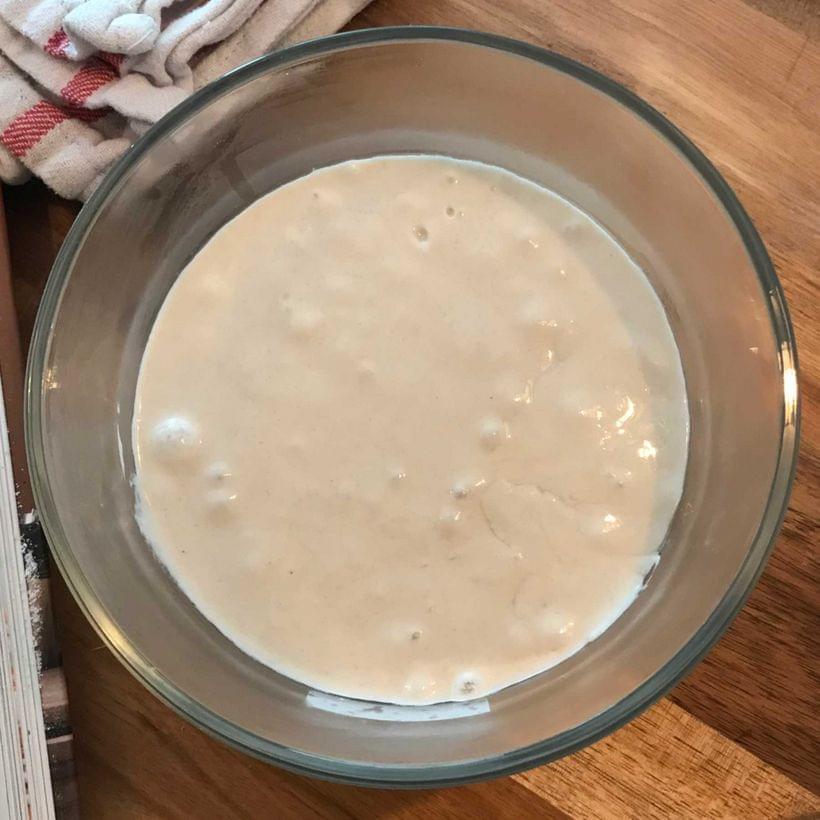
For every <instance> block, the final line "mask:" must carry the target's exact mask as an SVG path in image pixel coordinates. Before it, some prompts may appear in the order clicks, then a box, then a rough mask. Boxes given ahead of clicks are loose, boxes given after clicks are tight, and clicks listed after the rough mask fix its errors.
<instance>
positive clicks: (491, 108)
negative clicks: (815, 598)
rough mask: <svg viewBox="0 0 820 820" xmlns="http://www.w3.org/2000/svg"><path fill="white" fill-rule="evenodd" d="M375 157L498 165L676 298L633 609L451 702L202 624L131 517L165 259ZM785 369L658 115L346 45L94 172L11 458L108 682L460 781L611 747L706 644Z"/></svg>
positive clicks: (770, 289) (758, 285) (267, 749)
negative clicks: (303, 672)
mask: <svg viewBox="0 0 820 820" xmlns="http://www.w3.org/2000/svg"><path fill="white" fill-rule="evenodd" d="M393 152H422V153H436V152H440V153H445V154H450V155H454V156H459V157H467V158H471V159H476V160H482V161H485V162H489V163H493V164H496V165H501V166H504V167H506V168H509V169H511V170H513V171H515V172H518V173H519V174H521V175H523V176H525V177H529V178H530V179H533V180H537V181H538V182H540V183H542V184H544V185H546V186H547V187H549V188H552V189H554V190H556V191H558V192H560V193H561V194H563V195H564V196H565V197H567V198H568V199H570V200H572V201H573V202H575V203H577V204H578V205H579V206H580V207H581V208H583V209H584V210H585V211H587V212H588V213H590V214H591V215H592V216H593V217H595V218H596V219H597V220H598V221H599V222H601V223H602V224H603V225H605V226H606V227H607V228H608V229H609V230H610V231H611V232H612V233H613V234H614V235H615V236H616V237H617V238H618V239H619V240H620V242H621V243H622V244H623V245H624V246H625V247H626V248H627V250H628V251H629V252H630V253H631V254H632V255H633V257H634V258H635V259H636V260H637V261H638V262H639V263H640V264H641V265H642V267H643V268H644V270H645V271H646V273H647V275H648V276H649V277H650V279H651V281H652V283H653V285H654V286H655V288H656V290H657V292H658V294H659V295H660V297H661V299H662V301H663V303H664V305H665V307H666V310H667V311H668V314H669V319H670V322H671V324H672V327H673V330H674V332H675V335H676V338H677V342H678V345H679V347H680V350H681V354H682V359H683V364H684V370H685V375H686V380H687V389H688V392H689V399H690V404H691V452H690V459H689V465H688V470H687V478H686V487H685V490H684V497H683V500H682V503H681V505H680V509H679V512H678V515H677V516H676V518H675V520H674V522H673V525H672V528H671V530H670V533H669V537H668V541H667V543H666V545H665V548H664V551H663V556H662V560H661V562H660V564H659V566H658V568H657V570H656V571H655V572H654V574H653V575H652V576H651V579H650V580H649V583H648V585H647V587H646V589H645V590H644V591H643V592H642V593H641V595H640V596H639V598H638V600H637V601H636V602H635V604H634V605H633V606H632V607H631V608H630V609H629V610H628V611H627V612H626V614H625V615H624V616H623V617H621V618H620V619H619V620H618V621H617V622H616V623H615V624H614V625H613V626H612V628H610V629H609V630H608V631H607V632H606V633H604V634H603V635H602V636H601V637H600V638H599V639H598V640H596V641H594V642H593V643H591V644H590V645H588V646H587V647H586V648H585V649H584V650H583V651H581V652H580V653H578V654H577V655H575V656H574V657H573V658H571V659H569V660H567V661H566V662H564V663H562V664H561V665H559V666H557V667H555V668H554V669H551V670H549V671H547V672H545V673H543V674H541V675H538V676H536V677H534V678H532V679H530V680H527V681H525V682H523V683H520V684H518V685H516V686H512V687H510V688H508V689H505V690H503V691H501V692H499V693H497V694H495V695H493V696H491V697H490V698H488V699H487V701H486V702H481V703H479V704H477V705H475V706H474V707H473V708H472V709H466V710H465V709H463V708H456V707H453V706H442V707H436V708H432V709H427V710H425V709H419V708H414V707H405V708H404V709H398V710H397V709H391V708H385V709H381V710H380V709H379V708H378V707H374V708H370V709H367V708H365V707H362V706H361V704H358V703H357V702H355V701H346V700H345V699H344V698H341V699H340V698H335V699H334V698H322V697H321V696H317V695H316V694H315V693H314V694H311V693H309V692H308V690H307V689H306V687H305V686H303V685H302V684H299V683H296V682H295V681H292V680H289V679H287V678H285V677H283V676H281V675H278V674H276V673H275V672H273V671H271V670H270V669H268V668H266V667H264V666H262V665H260V664H259V663H258V662H256V661H254V660H252V659H251V658H249V657H247V656H246V655H244V654H243V653H242V652H241V651H240V650H239V649H237V648H236V647H235V646H234V645H233V644H231V643H230V642H229V641H228V640H227V639H226V638H224V637H223V636H222V635H221V634H220V633H219V632H218V631H217V630H216V629H214V628H213V627H212V626H211V625H210V624H209V623H208V622H207V621H206V620H205V619H204V618H203V617H202V616H201V615H200V614H199V612H198V611H197V610H196V609H195V608H194V607H193V606H192V605H191V604H190V602H189V601H188V600H187V599H186V597H185V596H184V595H183V594H182V593H181V592H180V590H179V589H178V588H177V587H176V585H175V584H174V583H173V581H172V580H171V578H170V577H169V576H168V574H167V573H166V572H165V571H164V569H163V568H162V566H161V565H160V564H159V563H158V562H157V561H156V559H155V558H154V555H153V553H152V552H151V550H150V549H149V548H148V546H147V545H146V543H145V541H144V540H143V537H142V535H141V534H140V531H139V529H138V528H137V526H136V524H135V522H134V493H133V489H132V486H131V476H132V474H133V469H134V465H133V456H132V448H131V415H132V408H133V399H134V386H135V380H136V376H137V368H138V364H139V361H140V356H141V353H142V349H143V346H144V344H145V341H146V338H147V336H148V333H149V330H150V328H151V323H152V321H153V319H154V317H155V315H156V313H157V310H158V309H159V306H160V304H161V303H162V300H163V297H164V296H165V294H166V293H167V291H168V289H169V287H170V286H171V285H172V283H173V281H174V279H175V277H176V276H177V274H178V272H179V271H180V269H181V268H182V267H183V266H184V264H185V263H186V262H187V261H188V260H189V259H190V258H191V257H192V256H193V254H194V253H195V252H196V251H197V249H199V248H200V247H201V246H202V245H203V243H204V242H205V241H206V240H207V239H208V237H210V236H211V235H212V234H213V233H214V231H216V230H217V229H218V228H219V227H220V225H222V224H223V223H224V222H225V221H226V220H228V219H230V218H231V217H232V216H234V215H235V214H236V213H237V212H238V211H240V210H241V209H243V208H244V207H246V206H247V205H248V204H249V203H251V202H253V201H254V200H255V199H257V198H258V197H260V196H262V195H263V194H265V193H266V192H268V191H270V190H271V189H272V188H275V187H276V186H277V185H280V184H282V183H284V182H286V181H288V180H291V179H293V178H294V177H297V176H300V175H302V174H304V173H306V172H307V171H309V170H311V169H312V168H315V167H317V166H323V165H327V164H330V163H333V162H338V161H340V160H344V159H349V158H353V157H365V156H369V155H373V154H382V153H393ZM271 229H272V230H275V226H271ZM795 368H796V359H795V347H794V339H793V336H792V331H791V328H790V325H789V319H788V314H787V310H786V305H785V303H784V300H783V294H782V292H781V289H780V287H779V284H778V282H777V279H776V277H775V274H774V271H773V269H772V265H771V263H770V261H769V259H768V257H767V255H766V251H765V249H764V247H763V245H762V243H761V241H760V238H759V237H758V235H757V233H756V231H755V229H754V228H753V227H752V224H751V223H750V221H749V218H748V217H747V216H746V214H745V212H744V211H743V209H742V207H741V206H740V204H739V203H738V201H737V199H736V198H735V196H734V195H733V194H732V192H731V190H730V189H729V187H728V186H727V184H726V183H725V182H724V180H723V179H722V178H721V177H720V175H719V174H718V173H717V171H716V170H715V169H714V168H713V167H712V165H711V164H710V163H709V162H708V160H706V158H705V157H704V156H703V154H701V153H700V151H698V149H697V148H696V147H695V146H694V145H693V144H692V143H691V142H690V141H689V140H688V139H686V137H684V136H683V135H682V134H681V133H680V132H679V131H678V130H677V129H676V128H675V127H674V126H673V125H671V124H670V123H669V122H668V121H667V120H666V119H664V117H663V116H661V115H660V114H659V113H658V112H657V111H655V110H654V109H652V108H651V107H650V106H648V105H647V104H646V103H644V102H643V101H641V100H640V99H639V98H638V97H636V96H634V95H633V94H631V93H630V92H629V91H627V90H626V89H624V88H622V87H621V86H619V85H617V84H616V83H614V82H612V81H611V80H609V79H607V78H606V77H603V76H602V75H600V74H598V73H597V72H595V71H593V70H591V69H589V68H586V67H585V66H582V65H579V64H578V63H575V62H573V61H572V60H568V59H566V58H565V57H561V56H559V55H557V54H553V53H550V52H548V51H544V50H542V49H540V48H536V47H533V46H530V45H526V44H524V43H519V42H516V41H513V40H506V39H503V38H500V37H494V36H490V35H486V34H478V33H473V32H467V31H459V30H446V29H426V28H400V29H381V30H371V31H358V32H354V33H349V34H343V35H339V36H335V37H329V38H327V39H323V40H317V41H314V42H310V43H306V44H304V45H299V46H296V47H294V48H291V49H288V50H286V51H281V52H278V53H276V54H271V55H268V56H265V57H262V58H261V59H259V60H256V61H255V62H252V63H250V64H248V65H246V66H243V67H242V68H239V69H237V70H236V71H233V72H231V73H230V74H228V75H227V76H225V77H223V78H222V79H220V80H218V81H217V82H215V83H213V84H212V85H210V86H208V87H207V88H205V89H203V90H202V91H200V92H198V93H196V94H194V95H193V96H192V97H190V98H189V99H188V100H186V101H185V102H184V103H183V104H182V105H180V106H179V107H178V108H176V109H175V110H174V111H173V112H171V113H170V114H169V115H168V116H166V117H165V118H164V119H163V120H162V121H161V122H160V123H159V124H158V125H156V126H155V127H153V128H152V129H151V130H150V131H149V132H148V133H147V134H146V135H145V136H144V137H143V138H142V139H140V140H139V141H138V142H137V144H136V145H135V146H134V147H133V148H132V149H131V150H130V151H129V152H128V153H127V154H126V155H125V156H124V157H123V158H122V159H121V160H120V161H119V162H118V163H117V165H116V166H115V167H114V169H113V170H112V171H111V173H109V174H108V176H107V177H106V178H105V180H104V181H103V183H102V185H101V186H100V187H99V189H98V190H97V191H96V192H95V193H94V195H93V196H92V197H91V199H90V200H89V202H88V203H87V204H86V206H85V207H84V208H83V210H82V211H81V213H80V215H79V217H78V218H77V221H76V222H75V224H74V226H73V227H72V229H71V231H70V233H69V235H68V237H67V238H66V241H65V244H64V245H63V248H62V250H61V252H60V254H59V257H58V258H57V261H56V263H55V265H54V270H53V271H52V274H51V278H50V280H49V282H48V287H47V288H46V292H45V295H44V297H43V302H42V307H41V309H40V313H39V316H38V319H37V326H36V330H35V334H34V339H33V342H32V347H31V356H30V359H29V369H28V396H27V429H26V436H27V446H28V456H29V461H30V466H31V472H32V479H33V483H34V489H35V494H36V498H37V505H38V507H39V510H40V514H41V516H42V519H43V525H44V527H45V530H46V532H47V535H48V538H49V541H50V543H51V545H52V549H53V554H54V557H55V559H56V561H57V563H58V565H59V567H60V569H61V571H62V573H63V575H64V576H65V578H66V581H67V582H68V585H69V586H70V587H71V589H72V591H73V593H74V595H75V596H76V598H77V600H78V601H79V603H80V606H81V607H82V608H83V610H84V611H85V613H86V615H87V616H88V617H89V619H90V620H91V622H92V623H93V624H94V625H95V626H96V628H97V629H98V630H99V632H100V634H101V635H102V637H103V638H104V640H105V641H106V643H107V644H108V645H109V646H110V647H111V649H112V650H113V651H114V652H115V654H116V655H117V656H118V657H119V658H120V660H121V661H122V662H123V663H124V664H125V665H126V667H127V668H128V669H129V670H130V671H131V672H133V673H134V674H135V675H136V676H137V677H138V678H139V679H140V680H141V681H142V682H143V683H144V684H145V685H146V686H147V687H148V688H149V689H150V690H151V691H153V692H154V693H155V694H157V695H158V696H159V697H161V698H162V699H163V700H165V701H166V702H167V703H168V704H170V705H171V706H172V707H174V708H175V709H177V710H178V711H179V712H180V713H182V714H183V715H185V717H187V718H188V719H189V720H191V721H192V722H193V723H195V724H196V725H198V726H200V727H201V728H203V729H205V730H206V731H208V732H210V733H212V734H213V735H216V736H218V737H220V738H222V739H224V740H226V741H228V742H229V743H232V744H234V745H236V746H238V747H240V748H242V749H244V750H246V751H248V752H250V753H252V754H255V755H258V756H259V757H262V758H265V759H267V760H270V761H274V762H276V763H278V764H281V765H283V766H286V767H288V768H291V769H294V770H297V771H301V772H307V773H311V774H317V775H322V776H325V777H330V778H335V779H340V780H346V781H351V782H356V783H363V784H374V785H375V784H381V785H385V784H394V785H406V786H409V785H436V784H448V783H459V782H464V781H468V780H474V779H480V778H486V777H490V776H494V775H500V774H505V773H509V772H513V771H516V770H520V769H523V768H526V767H529V766H534V765H536V764H538V763H543V762H544V761H548V760H551V759H554V758H556V757H559V756H561V755H565V754H567V753H569V752H572V751H573V750H576V749H578V748H580V747H582V746H584V745H585V744H588V743H591V742H593V741H595V740H597V739H598V738H600V737H601V736H602V735H604V734H606V733H608V732H611V731H612V730H613V729H615V728H617V727H618V726H620V725H621V724H623V723H624V722H625V721H627V720H629V719H630V718H632V717H633V716H635V715H636V714H637V713H638V712H640V711H641V710H642V709H644V708H645V707H646V706H648V705H649V704H650V703H652V702H653V701H654V700H655V699H656V698H658V697H660V696H661V695H662V694H663V693H664V692H666V691H667V690H668V689H669V688H670V687H671V686H672V685H673V684H674V683H675V682H676V681H677V680H678V679H679V678H680V677H681V676H682V675H684V674H685V673H686V672H687V670H689V669H690V668H691V667H692V665H693V664H694V663H696V662H697V661H698V659H700V658H701V657H702V656H703V655H704V653H705V652H706V651H707V650H708V649H709V647H710V646H711V645H712V644H713V643H714V641H715V640H716V639H717V638H718V636H719V635H720V634H721V633H722V632H723V630H724V629H725V628H726V627H727V625H728V624H729V622H730V621H731V619H732V618H733V617H734V616H735V614H736V613H737V611H738V610H739V608H740V606H741V605H742V603H743V600H744V598H745V597H746V595H747V593H748V592H749V590H750V589H751V588H752V586H753V585H754V583H755V580H756V579H757V577H758V575H759V574H760V572H761V570H762V568H763V564H764V562H765V559H766V556H767V554H768V552H769V550H770V548H771V546H772V543H773V540H774V537H775V534H776V532H777V529H778V526H779V524H780V521H781V519H782V516H783V513H784V510H785V507H786V502H787V497H788V493H789V487H790V482H791V478H792V474H793V469H794V462H795V452H796V444H797V427H798V401H797V380H796V370H795Z"/></svg>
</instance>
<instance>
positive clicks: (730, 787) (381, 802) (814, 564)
mask: <svg viewBox="0 0 820 820" xmlns="http://www.w3.org/2000/svg"><path fill="white" fill-rule="evenodd" d="M405 23H427V24H438V25H456V26H466V27H470V28H479V29H484V30H488V31H494V32H498V33H502V34H506V35H510V36H514V37H519V38H521V39H524V40H529V41H531V42H535V43H539V44H541V45H545V46H547V47H550V48H552V49H554V50H556V51H559V52H561V53H563V54H567V55H569V56H571V57H575V58H576V59H579V60H581V61H583V62H585V63H587V64H589V65H591V66H594V67H595V68H597V69H599V70H601V71H604V72H605V73H607V74H609V75H610V76H612V77H614V78H616V79H618V80H620V81H621V82H623V83H624V84H625V85H627V86H628V87H629V88H631V89H632V90H634V91H636V92H637V93H639V94H640V95H641V96H643V97H644V98H645V99H647V100H648V101H649V102H651V103H652V104H653V105H655V106H656V107H657V108H658V109H660V110H661V111H662V112H663V113H664V114H666V115H667V116H668V117H670V119H672V120H673V122H675V123H676V124H677V125H678V126H680V127H681V128H682V129H683V130H684V131H685V132H686V133H687V134H688V135H689V136H690V137H691V138H692V139H693V140H694V141H695V142H696V143H697V144H698V145H699V146H700V147H701V148H702V149H703V150H704V152H705V153H706V154H707V155H708V156H709V157H710V159H712V161H713V162H714V163H715V164H716V165H717V167H718V168H719V169H720V171H721V172H722V173H723V174H724V175H725V176H726V178H727V179H728V181H729V183H730V184H731V185H732V187H733V188H734V189H735V191H736V192H737V193H738V195H739V197H740V199H741V201H742V202H743V204H744V206H745V207H746V208H747V210H748V211H749V213H750V215H751V216H752V219H753V220H754V221H755V223H756V225H757V227H758V229H759V230H760V232H761V234H762V236H763V238H764V241H765V242H766V244H767V247H768V249H769V251H770V253H771V255H772V258H773V260H774V263H775V266H776V268H777V271H778V274H779V276H780V278H781V281H782V283H783V286H784V289H785V291H786V296H787V298H788V301H789V305H790V308H791V312H792V319H793V322H794V325H795V329H796V333H797V339H798V349H799V354H800V366H801V377H800V384H801V388H802V395H803V431H802V446H801V456H800V462H799V467H798V474H797V481H796V484H795V488H794V493H793V496H792V501H791V506H790V509H789V513H788V516H787V518H786V521H785V524H784V526H783V531H782V534H781V536H780V539H779V541H778V544H777V547H776V549H775V551H774V553H773V555H772V557H771V559H770V561H769V564H768V566H767V569H766V571H765V573H764V575H763V576H762V578H761V580H760V583H759V584H758V586H757V588H756V589H755V591H754V592H753V594H752V595H751V597H750V598H749V601H748V603H747V604H746V606H745V608H744V609H743V611H742V612H741V614H740V616H739V617H738V618H737V620H736V621H735V623H734V624H733V625H732V627H731V628H730V629H729V631H728V632H727V633H726V635H725V636H724V637H723V638H722V639H721V641H720V642H719V643H718V645H717V646H716V647H715V648H714V649H713V650H712V652H711V653H710V655H709V656H708V657H707V658H706V660H704V661H703V662H702V663H701V664H700V665H699V666H698V667H697V668H696V670H695V671H694V672H692V674H690V675H689V677H688V678H687V679H686V680H684V681H683V682H681V683H680V684H679V685H678V686H677V687H676V688H675V689H674V690H673V691H672V692H671V693H670V695H669V696H668V697H667V698H666V699H664V700H663V701H661V702H660V703H659V704H657V705H656V706H654V707H653V708H652V709H650V710H649V711H648V712H646V713H645V714H644V715H642V716H641V717H640V718H638V719H637V720H635V721H633V722H632V723H631V724H630V725H628V726H627V727H624V728H623V729H621V730H619V731H618V732H616V733H615V734H614V735H612V736H610V737H609V738H607V739H605V740H603V741H601V742H599V743H598V744H596V745H595V746H594V747H592V748H589V749H586V750H584V751H582V752H580V753H578V754H576V755H573V756H572V757H570V758H566V759H564V760H562V761H559V762H558V763H555V764H553V765H551V766H546V767H542V768H540V769H536V770H534V771H531V772H527V773H524V774H521V775H516V776H513V777H510V778H505V779H502V780H498V781H495V782H492V783H485V784H480V785H474V786H467V787H460V788H455V789H444V790H431V791H425V792H402V791H390V792H387V791H375V790H367V789H359V788H352V787H347V786H339V785H332V784H327V783H323V782H319V781H315V780H309V779H307V778H303V777H298V776H295V775H291V774H288V773H285V772H282V771H280V770H278V769H276V768H274V767H271V766H267V765H266V764H263V763H260V762H258V761H255V760H251V759H250V758H248V757H246V756H244V755H241V754H239V753H238V752H235V751H233V750H231V749H228V748H227V747H225V746H223V745H221V744H219V743H218V742H216V741H214V740H212V739H210V738H208V737H206V736H205V735H203V734H202V733H201V732H199V731H198V730H197V729H194V728H193V727H191V726H189V725H188V724H187V723H186V722H184V721H183V720H182V719H180V718H179V717H177V716H176V715H175V714H173V713H172V712H171V711H170V710H169V709H167V708H166V707H165V706H163V705H162V704H160V703H159V702H158V701H156V700H155V699H154V698H153V697H152V696H151V695H149V694H148V693H147V692H146V691H145V690H143V689H142V688H141V687H140V686H139V684H137V683H136V682H135V681H134V680H133V679H132V678H131V677H130V676H129V675H128V673H127V672H126V671H125V670H124V669H123V668H122V667H121V666H120V665H119V664H118V663H117V662H116V661H115V660H114V658H113V656H112V655H111V654H110V653H109V652H108V650H107V649H105V648H104V647H103V646H102V645H101V643H100V640H99V639H98V638H97V636H96V634H95V633H94V632H93V631H92V630H91V628H90V626H89V625H88V624H87V623H86V621H85V620H84V618H83V616H82V615H81V614H80V612H79V610H78V609H77V607H76V605H75V604H74V602H73V601H72V600H71V598H70V596H69V595H68V593H67V592H66V591H65V588H64V587H63V586H62V584H55V586H56V587H57V589H56V590H55V597H56V608H57V613H58V617H59V622H60V629H61V634H62V641H63V649H64V655H65V667H66V673H67V679H68V686H69V694H70V697H71V707H72V712H73V723H74V727H75V745H76V754H77V768H78V775H79V791H80V801H81V804H82V806H83V809H84V815H85V816H87V817H92V818H109V817H111V818H128V817H134V818H137V817H139V818H147V817H151V818H191V817H194V818H211V817H218V818H233V817H243V818H245V817H252V818H257V817H269V816H270V817H277V818H278V817H283V818H290V817H293V818H307V817H323V818H324V817H327V818H336V817H361V818H373V817H379V818H382V817H395V818H415V817H441V818H456V817H473V816H475V817H516V818H518V817H566V816H571V817H604V818H606V817H628V816H634V817H669V816H682V817H731V816H735V817H755V818H756V817H809V816H820V799H818V797H817V792H818V791H819V790H820V722H819V720H818V715H819V714H820V680H819V679H818V665H819V664H820V639H819V638H818V635H820V619H818V610H819V609H820V558H818V542H820V276H819V275H818V271H820V204H819V203H820V194H818V192H820V2H817V0H687V2H685V3H681V2H679V1H678V0H417V2H413V3H406V2H401V0H375V2H373V3H372V5H371V6H369V7H368V8H367V9H366V10H365V11H364V12H363V13H362V14H361V15H359V17H358V18H357V19H356V20H355V21H354V22H353V24H352V26H353V27H364V26H381V25H391V24H405ZM4 194H5V203H6V210H7V219H8V225H9V234H10V244H11V256H12V266H13V270H14V272H15V277H16V278H15V299H16V304H17V311H18V317H19V324H20V329H21V333H22V334H23V338H24V344H25V343H27V340H28V336H29V334H30V330H31V325H32V322H33V317H34V312H35V310H36V306H37V304H38V302H39V298H40V294H41V292H42V287H43V283H44V281H45V277H46V276H47V274H48V271H49V268H50V266H51V263H52V261H53V259H54V255H55V254H56V251H57V248H58V246H59V243H60V242H61V240H62V237H63V236H64V235H65V232H66V231H67V229H68V227H69V225H70V223H71V221H72V219H73V218H74V216H75V214H76V211H77V205H76V204H73V203H66V202H63V201H61V200H59V199H57V197H55V196H54V195H52V194H50V193H49V192H48V191H46V190H45V189H44V188H43V187H42V186H41V185H39V184H37V183H29V184H27V185H25V186H23V187H21V188H17V189H6V190H5V192H4Z"/></svg>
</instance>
